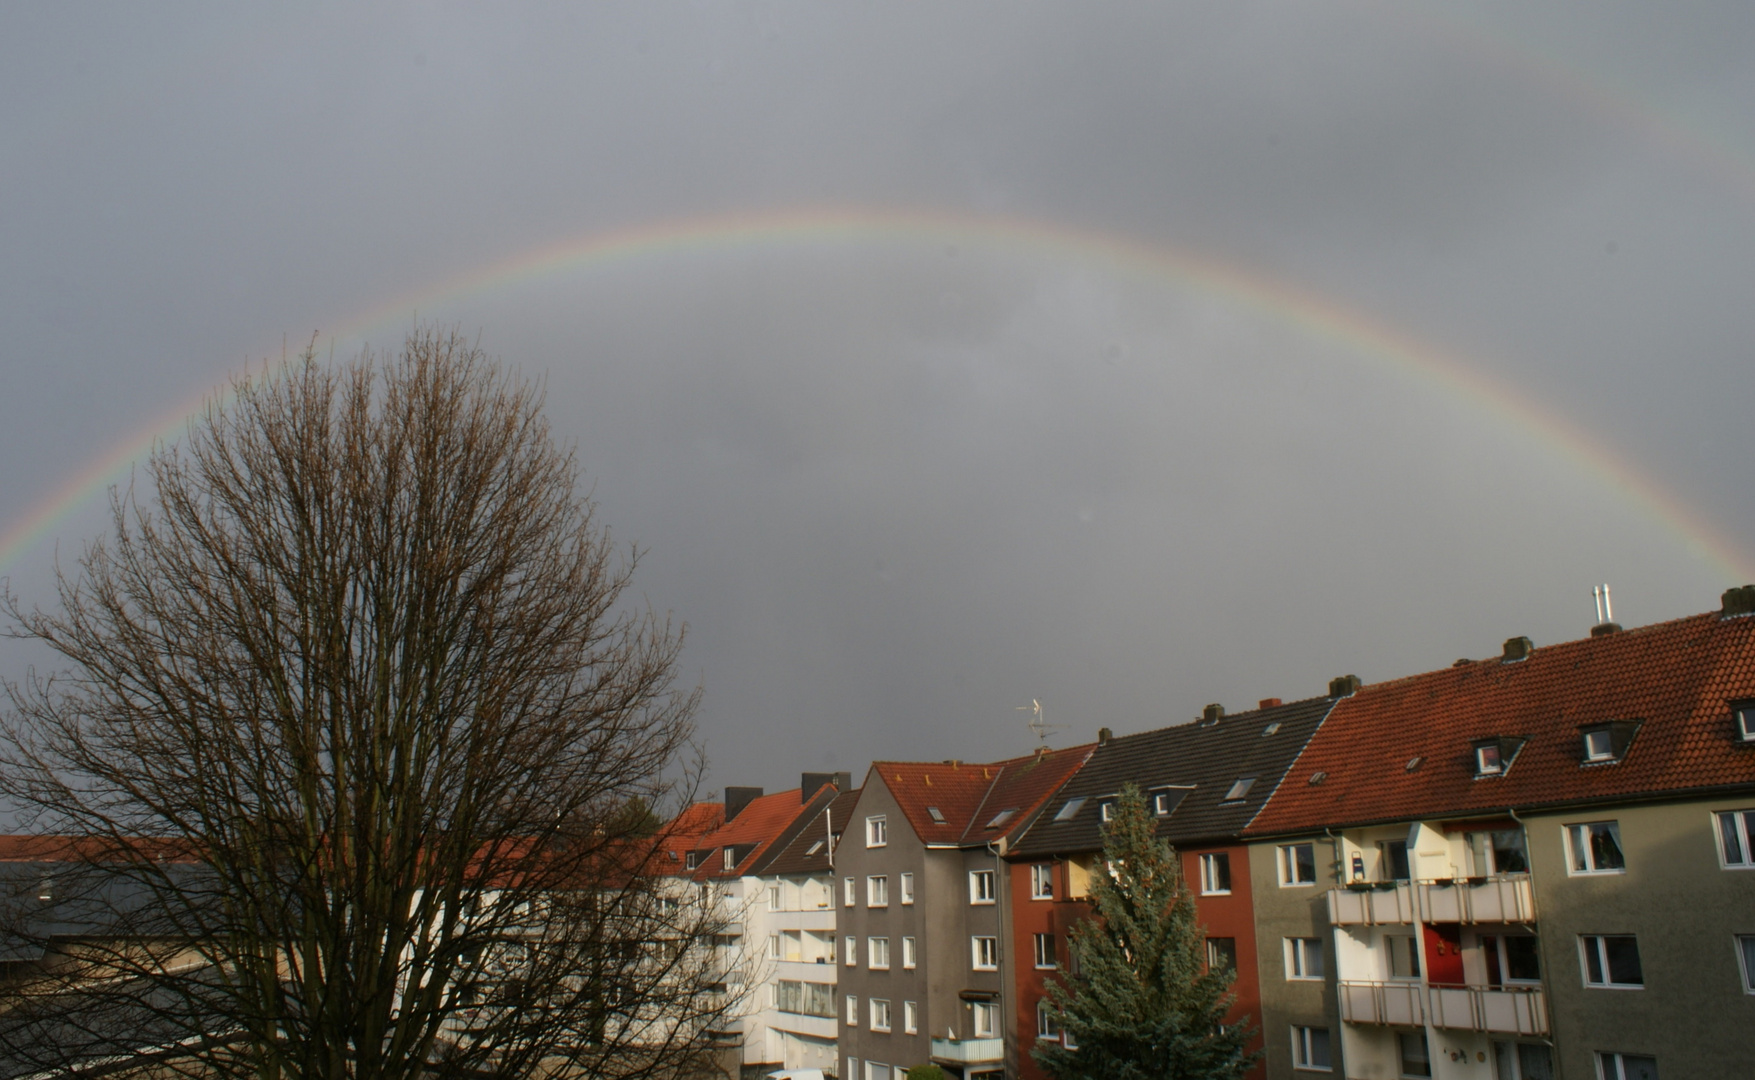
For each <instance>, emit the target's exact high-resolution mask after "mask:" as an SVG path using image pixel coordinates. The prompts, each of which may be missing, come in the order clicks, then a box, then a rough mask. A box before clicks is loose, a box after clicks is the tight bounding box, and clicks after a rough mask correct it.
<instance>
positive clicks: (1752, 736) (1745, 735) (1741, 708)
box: [1731, 701, 1755, 742]
mask: <svg viewBox="0 0 1755 1080" xmlns="http://www.w3.org/2000/svg"><path fill="white" fill-rule="evenodd" d="M1731 713H1732V714H1733V715H1734V716H1735V717H1736V721H1737V738H1739V739H1741V740H1743V741H1744V742H1755V701H1733V702H1731Z"/></svg>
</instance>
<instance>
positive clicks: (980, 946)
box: [969, 934, 999, 971]
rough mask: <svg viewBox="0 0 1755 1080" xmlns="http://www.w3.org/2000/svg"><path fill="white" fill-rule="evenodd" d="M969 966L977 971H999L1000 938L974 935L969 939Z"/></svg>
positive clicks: (988, 935)
mask: <svg viewBox="0 0 1755 1080" xmlns="http://www.w3.org/2000/svg"><path fill="white" fill-rule="evenodd" d="M969 966H970V967H972V968H974V969H975V970H976V971H998V970H999V938H997V937H994V936H992V935H990V934H974V935H972V936H971V937H970V938H969Z"/></svg>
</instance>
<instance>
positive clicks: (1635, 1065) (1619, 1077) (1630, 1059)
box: [1597, 1050, 1658, 1080]
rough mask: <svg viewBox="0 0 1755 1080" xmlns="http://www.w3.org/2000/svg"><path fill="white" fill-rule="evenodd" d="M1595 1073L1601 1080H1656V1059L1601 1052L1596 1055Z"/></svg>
mask: <svg viewBox="0 0 1755 1080" xmlns="http://www.w3.org/2000/svg"><path fill="white" fill-rule="evenodd" d="M1597 1071H1598V1072H1599V1073H1601V1074H1602V1077H1603V1080H1657V1074H1658V1073H1657V1058H1654V1057H1645V1056H1643V1055H1640V1054H1617V1053H1611V1052H1609V1051H1607V1050H1603V1051H1599V1052H1598V1053H1597Z"/></svg>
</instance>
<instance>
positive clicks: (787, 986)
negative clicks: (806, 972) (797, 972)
mask: <svg viewBox="0 0 1755 1080" xmlns="http://www.w3.org/2000/svg"><path fill="white" fill-rule="evenodd" d="M774 999H775V1000H774V1007H775V1008H777V1009H779V1010H780V1011H781V1012H789V1013H802V1014H804V1015H805V1016H826V1017H828V1018H830V1019H831V1020H832V1019H834V1017H835V984H834V983H808V982H797V981H794V980H792V979H781V980H780V981H779V982H778V983H776V984H775V987H774Z"/></svg>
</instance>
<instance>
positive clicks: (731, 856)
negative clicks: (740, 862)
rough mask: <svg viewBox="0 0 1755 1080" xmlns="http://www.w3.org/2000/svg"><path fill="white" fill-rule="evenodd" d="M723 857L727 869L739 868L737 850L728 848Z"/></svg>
mask: <svg viewBox="0 0 1755 1080" xmlns="http://www.w3.org/2000/svg"><path fill="white" fill-rule="evenodd" d="M723 857H724V860H725V869H727V870H735V869H736V868H737V851H736V850H735V849H733V848H726V849H725V851H724V853H723Z"/></svg>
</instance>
